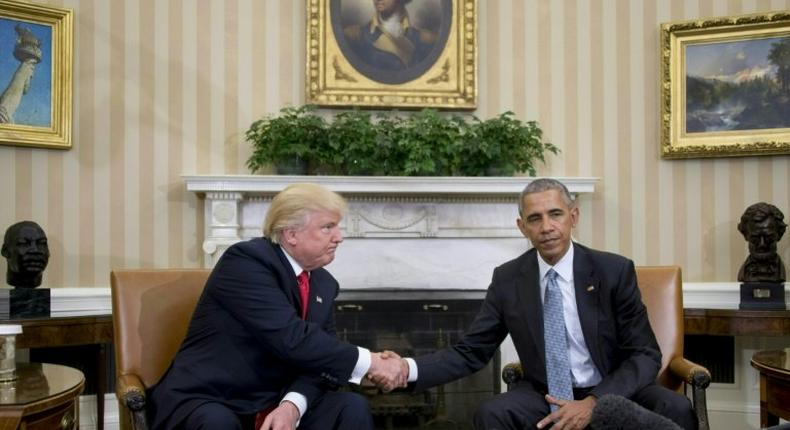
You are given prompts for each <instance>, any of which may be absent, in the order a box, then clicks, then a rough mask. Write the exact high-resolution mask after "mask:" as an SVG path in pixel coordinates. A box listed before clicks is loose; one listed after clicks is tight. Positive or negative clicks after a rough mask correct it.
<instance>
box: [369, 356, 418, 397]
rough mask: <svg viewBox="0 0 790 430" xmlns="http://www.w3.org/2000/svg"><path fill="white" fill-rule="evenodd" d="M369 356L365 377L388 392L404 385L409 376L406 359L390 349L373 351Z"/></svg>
mask: <svg viewBox="0 0 790 430" xmlns="http://www.w3.org/2000/svg"><path fill="white" fill-rule="evenodd" d="M370 356H371V357H370V369H368V374H367V378H368V379H370V380H371V381H373V383H375V384H376V385H378V387H379V388H381V390H382V391H384V392H385V393H388V392H390V391H392V390H394V389H396V388H403V387H405V386H406V383H407V382H406V381H407V380H408V378H409V365H408V364H407V363H406V360H404V359H402V358H401V357H400V356H399V355H398V354H396V353H394V352H392V351H384V352H373V353H371V354H370Z"/></svg>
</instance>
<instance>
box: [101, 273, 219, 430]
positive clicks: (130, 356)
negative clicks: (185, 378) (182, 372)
mask: <svg viewBox="0 0 790 430" xmlns="http://www.w3.org/2000/svg"><path fill="white" fill-rule="evenodd" d="M209 273H210V272H209V271H208V270H203V269H162V270H114V271H113V272H112V274H111V275H110V278H111V279H110V280H111V288H112V319H113V327H114V328H113V330H114V335H115V338H114V342H115V365H116V378H117V379H116V384H117V386H116V388H115V395H116V396H117V397H118V403H119V408H118V409H119V414H120V422H121V429H122V430H126V429H145V430H147V429H148V422H147V419H146V414H145V406H146V403H145V389H146V387H150V386H151V385H152V384H154V383H156V382H157V381H158V380H159V378H161V377H162V375H163V374H164V373H165V371H166V370H167V368H168V366H170V362H171V361H172V360H173V357H175V355H176V352H177V351H178V348H179V347H180V346H181V342H182V341H183V339H184V336H186V332H187V327H188V325H189V320H190V318H191V317H192V313H193V311H194V310H195V305H196V304H197V300H198V298H199V297H200V294H201V292H202V291H203V287H204V286H205V284H206V279H208V275H209Z"/></svg>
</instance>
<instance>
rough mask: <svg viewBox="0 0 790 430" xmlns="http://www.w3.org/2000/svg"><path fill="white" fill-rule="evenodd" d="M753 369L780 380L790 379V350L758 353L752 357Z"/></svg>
mask: <svg viewBox="0 0 790 430" xmlns="http://www.w3.org/2000/svg"><path fill="white" fill-rule="evenodd" d="M752 367H754V368H756V369H758V370H759V371H760V372H763V373H770V374H773V375H774V376H778V377H780V378H785V379H787V378H790V348H785V349H775V350H766V351H757V352H755V353H754V355H753V356H752Z"/></svg>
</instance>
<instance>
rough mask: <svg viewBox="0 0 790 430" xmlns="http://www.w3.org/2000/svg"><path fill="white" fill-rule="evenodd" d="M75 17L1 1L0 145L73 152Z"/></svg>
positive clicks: (68, 12)
mask: <svg viewBox="0 0 790 430" xmlns="http://www.w3.org/2000/svg"><path fill="white" fill-rule="evenodd" d="M72 38H73V34H72V12H71V10H68V9H61V8H56V7H50V6H45V5H39V4H33V3H20V2H16V1H5V0H0V144H5V145H19V146H36V147H43V148H59V149H68V148H70V147H71V108H72V106H71V102H72V100H71V97H72V92H71V91H72V90H71V85H72V71H71V66H72V64H71V62H72Z"/></svg>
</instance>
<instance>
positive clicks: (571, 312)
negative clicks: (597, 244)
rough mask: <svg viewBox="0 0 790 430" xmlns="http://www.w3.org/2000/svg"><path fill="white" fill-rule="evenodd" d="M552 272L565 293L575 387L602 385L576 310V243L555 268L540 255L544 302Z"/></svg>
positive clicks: (564, 303)
mask: <svg viewBox="0 0 790 430" xmlns="http://www.w3.org/2000/svg"><path fill="white" fill-rule="evenodd" d="M549 269H554V271H555V272H557V275H559V276H557V285H559V287H560V292H561V293H562V313H563V315H564V316H565V330H566V332H567V334H568V349H569V359H570V365H571V374H572V376H573V386H574V387H592V386H595V385H598V383H599V382H601V373H600V372H599V371H598V368H597V367H595V364H594V363H593V361H592V357H590V350H589V349H588V348H587V343H586V342H585V341H584V333H582V324H581V320H579V310H578V308H577V307H576V289H575V287H574V283H573V242H571V245H570V247H569V248H568V252H566V253H565V255H563V256H562V258H560V261H558V262H557V264H555V265H554V266H553V267H552V266H549V264H548V263H546V261H544V260H543V258H542V257H541V256H540V253H538V272H539V273H540V300H541V301H543V297H544V296H545V294H546V287H547V286H548V283H549V281H548V277H546V273H548V271H549Z"/></svg>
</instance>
